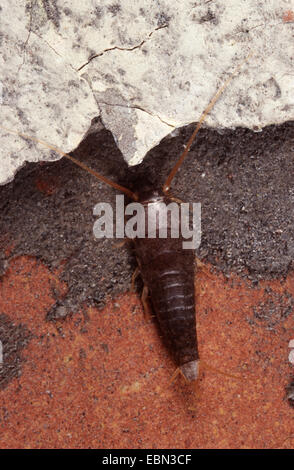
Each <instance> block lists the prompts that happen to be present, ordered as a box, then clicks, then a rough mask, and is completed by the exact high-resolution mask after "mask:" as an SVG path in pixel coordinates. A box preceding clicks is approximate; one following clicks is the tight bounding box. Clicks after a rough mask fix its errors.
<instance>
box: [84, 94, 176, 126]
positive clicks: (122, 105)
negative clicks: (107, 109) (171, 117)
mask: <svg viewBox="0 0 294 470" xmlns="http://www.w3.org/2000/svg"><path fill="white" fill-rule="evenodd" d="M92 91H93V89H92ZM97 104H98V106H100V105H105V106H113V107H116V106H117V107H120V108H128V109H139V110H140V111H142V112H144V113H147V114H149V115H150V116H152V117H156V118H158V119H159V120H160V121H161V122H162V123H163V124H166V125H167V126H169V127H171V128H172V129H175V126H173V125H172V124H169V123H168V122H167V121H165V120H164V119H162V118H161V117H160V116H158V114H153V113H151V112H150V111H147V110H146V109H143V108H141V106H136V105H125V104H116V103H106V102H105V101H99V102H97Z"/></svg>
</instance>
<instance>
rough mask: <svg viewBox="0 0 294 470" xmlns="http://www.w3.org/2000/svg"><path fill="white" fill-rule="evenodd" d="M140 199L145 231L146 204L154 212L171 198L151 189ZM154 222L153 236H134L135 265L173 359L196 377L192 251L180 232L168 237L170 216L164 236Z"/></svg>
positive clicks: (192, 377) (191, 376)
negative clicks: (136, 264)
mask: <svg viewBox="0 0 294 470" xmlns="http://www.w3.org/2000/svg"><path fill="white" fill-rule="evenodd" d="M139 202H141V203H142V205H143V207H144V217H145V220H146V221H147V224H145V225H144V226H145V227H146V229H145V230H146V235H147V231H148V217H147V211H148V208H149V207H150V206H154V207H153V208H154V209H155V210H154V214H156V213H160V205H161V204H162V203H164V204H165V205H168V204H170V203H171V202H172V200H171V199H170V198H169V197H168V196H165V195H164V194H163V193H162V195H160V193H158V192H155V191H152V192H151V193H150V195H148V197H146V196H145V197H144V196H143V197H142V196H141V198H139ZM158 206H159V207H158ZM157 209H158V210H157ZM154 225H155V227H156V230H155V234H154V238H148V237H146V238H135V239H134V244H135V252H136V256H137V261H138V265H139V268H140V272H141V276H142V278H143V281H144V284H145V286H147V288H148V291H149V294H150V299H151V303H152V309H153V311H154V313H155V314H156V317H157V320H158V322H159V325H160V328H161V331H162V333H163V335H164V338H165V341H166V343H167V344H168V346H169V349H170V350H171V351H172V353H173V356H174V358H175V362H176V364H177V365H178V367H179V368H180V371H181V372H182V373H183V375H184V377H185V378H186V379H187V380H188V381H191V380H195V379H196V378H197V375H198V359H199V354H198V348H197V338H196V319H195V299H194V261H195V253H194V251H193V250H191V249H183V247H182V242H183V239H182V237H181V236H179V237H178V238H172V237H171V220H170V217H169V218H166V227H164V228H166V233H167V238H160V237H159V228H160V227H159V222H158V220H157V221H155V224H154ZM161 228H162V227H161ZM179 232H180V231H179Z"/></svg>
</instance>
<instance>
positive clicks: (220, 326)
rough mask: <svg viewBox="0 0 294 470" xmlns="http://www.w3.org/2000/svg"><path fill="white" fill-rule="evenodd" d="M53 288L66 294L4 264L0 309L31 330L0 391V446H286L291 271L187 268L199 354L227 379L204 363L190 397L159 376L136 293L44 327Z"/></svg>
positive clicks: (168, 367)
mask: <svg viewBox="0 0 294 470" xmlns="http://www.w3.org/2000/svg"><path fill="white" fill-rule="evenodd" d="M53 289H54V291H55V295H56V292H57V293H58V295H60V296H63V295H65V293H66V286H65V285H64V284H62V283H61V282H60V281H59V279H58V273H53V274H52V273H51V272H50V271H49V270H48V269H47V268H46V266H44V265H42V264H41V263H40V262H38V261H36V260H34V259H32V258H28V257H22V258H18V259H15V260H12V261H11V262H10V266H9V269H8V270H7V272H6V274H5V276H4V277H3V279H2V283H1V284H0V311H1V313H4V314H6V315H7V316H8V317H9V318H10V320H11V321H13V322H14V324H16V325H18V324H25V325H26V327H27V328H28V330H29V331H30V333H31V337H30V341H29V343H28V345H27V346H26V348H25V349H23V350H22V353H21V357H22V365H21V370H22V374H21V376H20V377H19V378H14V379H13V380H11V381H10V383H9V384H8V386H7V387H6V388H4V389H3V390H1V391H0V403H1V406H0V429H1V433H0V436H1V437H0V439H1V444H0V446H1V448H16V447H20V448H69V447H74V448H90V447H91V448H251V447H252V448H279V447H281V448H289V447H293V445H294V437H293V436H294V410H293V409H292V408H290V407H289V405H288V404H287V402H286V401H285V400H284V396H285V390H284V388H285V386H286V384H287V383H288V381H289V376H290V374H291V368H290V365H289V363H288V342H289V340H290V339H292V338H294V322H293V312H292V311H290V313H289V308H288V307H289V305H288V304H287V299H289V298H290V296H289V294H292V295H294V274H293V273H291V274H289V275H288V278H287V280H286V281H282V280H276V281H263V282H261V283H260V284H259V285H258V286H255V287H254V286H252V284H251V283H250V281H246V280H241V279H239V278H237V277H236V276H232V278H231V279H229V280H227V279H225V278H224V277H223V275H222V274H215V273H214V274H209V275H208V274H207V273H206V272H205V271H202V272H200V273H199V274H198V275H197V278H196V290H197V308H198V312H197V324H198V337H199V349H200V356H201V358H202V359H203V360H205V362H206V363H207V364H208V365H210V366H212V367H213V368H215V369H219V370H221V371H223V372H225V373H227V374H231V375H234V376H236V377H229V376H225V375H221V374H218V373H216V372H214V371H213V370H209V369H204V370H203V372H202V374H201V380H200V381H199V385H198V388H197V393H196V394H194V393H193V391H192V389H191V388H189V387H188V386H187V385H186V384H185V383H184V382H183V381H182V379H180V378H178V379H176V381H175V382H174V383H170V377H171V375H172V373H173V371H174V365H173V362H172V361H171V359H170V356H169V354H168V352H167V351H166V350H165V348H164V347H163V346H162V344H161V340H160V338H159V336H158V331H157V328H156V326H155V324H154V323H153V322H152V321H146V320H145V319H144V316H143V312H142V307H141V304H140V301H139V298H138V296H137V295H135V294H130V293H126V294H125V295H123V296H121V297H120V298H117V299H115V300H114V301H109V303H108V304H107V306H106V308H105V309H104V310H102V311H98V310H95V309H93V308H88V309H87V308H85V309H83V306H81V311H80V313H79V314H75V315H73V316H71V317H67V318H66V319H65V320H60V321H58V322H57V323H55V324H54V323H52V322H47V321H46V320H45V317H46V313H47V311H48V309H50V307H51V306H52V305H53V304H54V298H53V295H52V292H53ZM279 302H281V304H283V308H284V310H285V309H286V310H287V308H288V310H287V315H288V316H287V317H285V318H283V317H280V316H279V311H280V310H279V308H280V307H279V305H278V304H279ZM267 309H268V311H271V312H272V311H273V312H276V316H275V315H274V316H275V318H274V320H273V322H274V323H275V325H274V329H269V323H268V318H267V315H266V313H267ZM275 309H276V310H275ZM286 310H285V311H286ZM281 311H283V309H282V310H281ZM254 312H255V314H254Z"/></svg>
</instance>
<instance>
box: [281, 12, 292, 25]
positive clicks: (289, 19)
mask: <svg viewBox="0 0 294 470" xmlns="http://www.w3.org/2000/svg"><path fill="white" fill-rule="evenodd" d="M283 22H284V23H293V22H294V11H293V10H288V11H286V12H285V13H284V15H283Z"/></svg>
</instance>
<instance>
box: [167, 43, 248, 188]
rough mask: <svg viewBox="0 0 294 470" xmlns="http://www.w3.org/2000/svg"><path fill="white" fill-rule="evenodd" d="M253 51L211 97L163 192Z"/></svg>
mask: <svg viewBox="0 0 294 470" xmlns="http://www.w3.org/2000/svg"><path fill="white" fill-rule="evenodd" d="M252 54H253V52H252V51H251V52H250V54H248V56H247V57H246V58H245V59H244V60H243V61H242V62H241V63H240V64H239V65H238V67H237V68H236V70H234V72H232V74H231V75H230V76H229V78H228V79H227V80H226V81H225V83H224V84H223V85H222V86H221V87H220V88H219V89H218V91H217V92H216V94H215V95H214V97H213V98H212V99H211V101H210V102H209V104H208V106H207V107H206V109H205V110H204V111H203V113H202V114H201V116H200V119H199V121H198V123H197V126H196V128H195V130H194V132H193V134H192V135H191V137H190V139H189V140H188V142H187V144H186V146H185V150H184V151H183V153H182V155H181V156H180V158H179V160H178V161H177V162H176V164H175V165H174V167H173V168H172V170H171V172H170V173H169V175H168V177H167V179H166V181H165V183H164V185H163V188H162V190H163V192H164V193H167V192H168V191H169V189H170V185H171V182H172V180H173V178H174V176H175V175H176V173H177V171H178V169H179V168H180V166H181V165H182V163H183V161H184V159H185V157H186V156H187V154H188V152H189V150H190V148H191V145H192V143H193V141H194V139H195V137H196V135H197V134H198V132H199V129H200V128H201V127H202V124H203V123H204V121H205V119H206V117H207V115H208V114H209V113H210V111H211V110H212V108H213V107H214V105H215V103H216V102H217V101H218V99H219V98H220V96H221V95H222V94H223V92H224V91H225V89H226V88H227V86H228V85H229V84H230V82H231V81H232V80H233V78H234V77H235V76H236V75H237V73H238V72H239V71H240V69H241V67H243V65H244V64H245V62H247V61H248V60H249V58H250V57H251V56H252Z"/></svg>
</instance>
